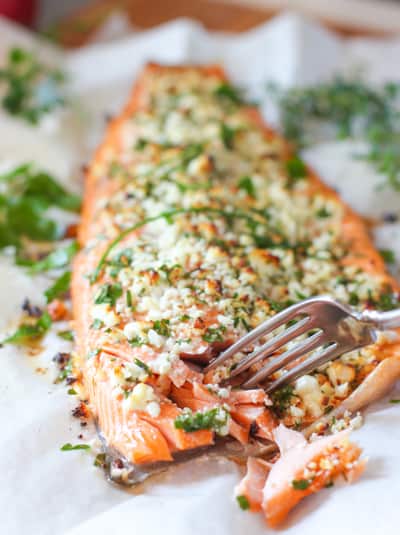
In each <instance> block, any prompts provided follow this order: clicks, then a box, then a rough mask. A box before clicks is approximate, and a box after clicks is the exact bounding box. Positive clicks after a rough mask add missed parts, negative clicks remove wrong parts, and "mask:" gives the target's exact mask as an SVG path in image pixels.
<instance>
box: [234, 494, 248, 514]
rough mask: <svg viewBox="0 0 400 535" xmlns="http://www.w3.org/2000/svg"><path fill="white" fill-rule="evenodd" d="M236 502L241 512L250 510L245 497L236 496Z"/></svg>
mask: <svg viewBox="0 0 400 535" xmlns="http://www.w3.org/2000/svg"><path fill="white" fill-rule="evenodd" d="M236 501H237V503H238V505H239V507H240V509H242V510H243V511H247V509H250V504H249V500H248V499H247V498H246V496H243V495H240V496H236Z"/></svg>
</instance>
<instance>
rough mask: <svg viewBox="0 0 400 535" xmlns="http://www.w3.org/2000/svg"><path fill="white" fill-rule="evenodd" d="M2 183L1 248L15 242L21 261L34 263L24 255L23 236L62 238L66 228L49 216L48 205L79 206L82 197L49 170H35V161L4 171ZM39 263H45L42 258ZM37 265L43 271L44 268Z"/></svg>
mask: <svg viewBox="0 0 400 535" xmlns="http://www.w3.org/2000/svg"><path fill="white" fill-rule="evenodd" d="M0 183H1V185H2V193H1V194H0V248H3V247H7V246H9V245H13V246H15V247H16V248H17V250H18V254H17V258H18V257H19V263H20V264H22V265H32V262H31V261H30V260H29V259H28V260H26V259H24V258H23V255H21V251H20V250H21V249H22V245H23V242H24V240H23V238H28V239H30V240H32V241H55V240H57V239H59V238H60V237H61V234H62V229H61V228H60V227H59V225H58V224H57V223H56V222H55V221H53V220H52V219H50V218H49V216H48V214H47V209H48V208H50V207H52V206H56V207H59V208H62V209H64V210H74V211H75V210H78V209H79V204H80V201H79V198H78V197H77V196H76V195H74V194H70V193H68V192H67V191H66V190H64V188H62V187H61V186H60V185H59V184H57V182H56V181H55V180H54V179H53V178H52V177H51V176H50V175H48V174H47V173H45V172H43V171H37V170H35V169H34V167H33V166H32V164H24V165H20V166H18V167H16V168H14V169H12V170H11V171H9V172H7V173H3V174H2V175H0ZM71 247H72V246H71ZM58 254H59V253H58ZM38 264H39V266H43V267H45V266H44V265H43V264H42V263H41V261H40V262H39V263H38ZM33 269H34V270H35V271H36V270H38V271H40V270H41V269H42V268H41V267H40V269H39V267H38V268H33Z"/></svg>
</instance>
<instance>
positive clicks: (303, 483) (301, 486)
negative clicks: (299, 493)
mask: <svg viewBox="0 0 400 535" xmlns="http://www.w3.org/2000/svg"><path fill="white" fill-rule="evenodd" d="M310 485H311V481H310V480H309V479H293V481H292V487H293V488H294V489H296V490H306V489H308V487H309V486H310Z"/></svg>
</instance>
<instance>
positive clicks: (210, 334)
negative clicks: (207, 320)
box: [202, 325, 226, 344]
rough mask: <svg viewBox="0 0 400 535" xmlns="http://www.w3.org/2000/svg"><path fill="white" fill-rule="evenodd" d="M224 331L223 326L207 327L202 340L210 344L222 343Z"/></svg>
mask: <svg viewBox="0 0 400 535" xmlns="http://www.w3.org/2000/svg"><path fill="white" fill-rule="evenodd" d="M225 331H226V327H225V326H224V325H220V326H219V327H208V329H207V330H206V332H205V333H204V334H203V336H202V338H203V340H204V341H205V342H208V343H210V344H212V343H213V342H222V341H223V340H224V337H223V333H224V332H225Z"/></svg>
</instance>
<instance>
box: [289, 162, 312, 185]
mask: <svg viewBox="0 0 400 535" xmlns="http://www.w3.org/2000/svg"><path fill="white" fill-rule="evenodd" d="M286 172H287V174H288V177H289V185H290V186H292V185H293V184H294V183H295V182H297V181H298V180H303V178H305V177H306V176H307V168H306V166H305V164H304V162H303V160H301V159H300V158H299V157H298V156H293V157H292V158H291V159H290V160H287V162H286Z"/></svg>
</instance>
